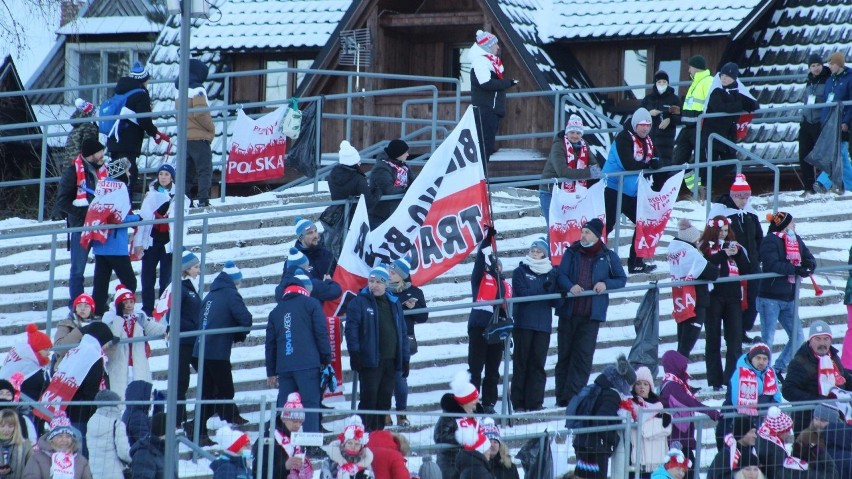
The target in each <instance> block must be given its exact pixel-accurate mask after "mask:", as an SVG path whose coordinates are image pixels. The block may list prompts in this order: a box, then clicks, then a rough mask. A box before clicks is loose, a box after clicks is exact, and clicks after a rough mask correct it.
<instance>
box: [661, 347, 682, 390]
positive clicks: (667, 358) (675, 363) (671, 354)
mask: <svg viewBox="0 0 852 479" xmlns="http://www.w3.org/2000/svg"><path fill="white" fill-rule="evenodd" d="M660 363H661V364H662V365H663V371H665V372H666V373H670V374H674V375H675V376H677V377H679V378H680V379H681V380H683V381H684V382H686V380H687V379H689V374H687V373H686V367H687V365H688V364H689V360H688V359H686V357H685V356H684V355H683V354H680V353H679V352H677V351H674V350H672V351H666V352H665V354H663V357H662V359H661V360H660Z"/></svg>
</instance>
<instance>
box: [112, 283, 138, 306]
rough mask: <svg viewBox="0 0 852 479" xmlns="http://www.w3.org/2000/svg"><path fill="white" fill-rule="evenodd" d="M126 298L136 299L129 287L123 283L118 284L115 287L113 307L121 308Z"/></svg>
mask: <svg viewBox="0 0 852 479" xmlns="http://www.w3.org/2000/svg"><path fill="white" fill-rule="evenodd" d="M127 300H133V301H136V295H135V294H133V291H130V290H129V289H127V286H125V285H123V284H119V285H118V286H116V287H115V307H116V308H121V306H122V305H123V304H124V302H125V301H127ZM119 312H121V311H119Z"/></svg>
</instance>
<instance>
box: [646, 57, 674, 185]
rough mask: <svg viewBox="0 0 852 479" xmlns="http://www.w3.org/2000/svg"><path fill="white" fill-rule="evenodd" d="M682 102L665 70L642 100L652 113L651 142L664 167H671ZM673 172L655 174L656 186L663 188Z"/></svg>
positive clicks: (656, 75) (658, 74)
mask: <svg viewBox="0 0 852 479" xmlns="http://www.w3.org/2000/svg"><path fill="white" fill-rule="evenodd" d="M680 104H681V100H680V98H678V96H677V94H676V93H675V89H674V88H672V87H670V86H669V74H668V73H666V72H664V71H663V70H660V71H658V72H657V73H655V74H654V88H652V89H651V92H650V93H648V94H646V95H645V98H643V99H642V107H643V108H645V109H646V110H648V111H649V112H650V113H651V122H652V124H651V135H650V136H651V141H653V142H654V148H655V149H656V150H657V156H658V157H659V158H660V162H661V163H662V166H671V165H672V164H673V162H672V154H673V152H674V141H675V130H677V124H678V123H679V122H680ZM671 175H672V173H671V172H665V173H654V186H655V187H657V189H659V188H662V186H663V183H665V182H666V180H667V179H669V177H670V176H671Z"/></svg>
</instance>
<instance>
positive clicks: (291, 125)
mask: <svg viewBox="0 0 852 479" xmlns="http://www.w3.org/2000/svg"><path fill="white" fill-rule="evenodd" d="M301 131H302V112H301V111H299V99H298V98H291V99H290V108H288V109H287V113H285V114H284V118H283V119H282V120H281V134H282V135H284V136H286V137H288V138H292V139H294V140H295V139H296V138H298V137H299V133H300V132H301Z"/></svg>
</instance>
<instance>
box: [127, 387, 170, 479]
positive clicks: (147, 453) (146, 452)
mask: <svg viewBox="0 0 852 479" xmlns="http://www.w3.org/2000/svg"><path fill="white" fill-rule="evenodd" d="M131 384H132V383H131ZM130 458H131V459H132V460H133V461H132V462H131V463H130V470H131V473H132V476H133V479H165V478H164V475H165V469H166V413H164V412H158V413H157V414H154V417H152V418H151V433H150V434H148V435H147V436H145V437H143V438H142V439H140V440H139V441H137V442H136V444H133V445H132V446H130ZM175 466H176V467H175V468H174V476H172V477H174V479H177V477H178V468H177V464H175Z"/></svg>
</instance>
